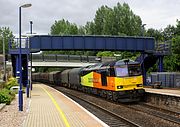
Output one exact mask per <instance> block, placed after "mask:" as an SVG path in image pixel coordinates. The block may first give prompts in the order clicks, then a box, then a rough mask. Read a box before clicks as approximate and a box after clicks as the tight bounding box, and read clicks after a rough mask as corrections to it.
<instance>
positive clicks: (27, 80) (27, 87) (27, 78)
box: [25, 54, 30, 98]
mask: <svg viewBox="0 0 180 127" xmlns="http://www.w3.org/2000/svg"><path fill="white" fill-rule="evenodd" d="M26 58H27V59H26V62H27V64H26V70H25V71H26V76H27V77H26V92H27V98H29V80H30V79H29V69H28V63H29V57H28V54H27V55H26Z"/></svg>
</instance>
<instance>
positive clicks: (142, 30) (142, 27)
mask: <svg viewBox="0 0 180 127" xmlns="http://www.w3.org/2000/svg"><path fill="white" fill-rule="evenodd" d="M145 26H146V24H142V25H141V32H142V36H143V37H144V31H145V28H144V27H145Z"/></svg>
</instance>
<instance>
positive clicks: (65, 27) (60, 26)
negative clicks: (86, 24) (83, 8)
mask: <svg viewBox="0 0 180 127" xmlns="http://www.w3.org/2000/svg"><path fill="white" fill-rule="evenodd" d="M77 34H78V27H77V25H76V24H75V23H70V22H69V21H66V20H64V19H62V20H59V21H55V23H54V24H53V25H52V26H51V35H77Z"/></svg>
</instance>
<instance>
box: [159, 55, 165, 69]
mask: <svg viewBox="0 0 180 127" xmlns="http://www.w3.org/2000/svg"><path fill="white" fill-rule="evenodd" d="M163 58H164V56H160V57H159V63H158V66H159V70H158V71H159V72H163Z"/></svg>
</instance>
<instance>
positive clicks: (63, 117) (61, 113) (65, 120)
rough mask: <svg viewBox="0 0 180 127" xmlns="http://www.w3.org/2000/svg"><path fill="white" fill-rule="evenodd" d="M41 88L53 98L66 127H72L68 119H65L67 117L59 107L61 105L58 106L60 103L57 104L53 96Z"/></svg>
mask: <svg viewBox="0 0 180 127" xmlns="http://www.w3.org/2000/svg"><path fill="white" fill-rule="evenodd" d="M40 87H41V86H40ZM41 88H42V89H43V90H44V91H45V92H46V93H47V94H48V96H49V97H50V98H51V100H52V102H53V103H54V105H55V106H56V108H57V110H58V111H59V114H60V116H61V117H62V119H63V121H64V123H65V125H66V127H70V125H69V123H68V121H67V119H66V117H65V115H64V113H63V111H62V110H61V108H60V107H59V105H58V103H57V102H56V100H55V99H54V98H53V96H52V95H51V94H50V93H49V92H48V91H47V90H46V89H45V88H43V87H41Z"/></svg>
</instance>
